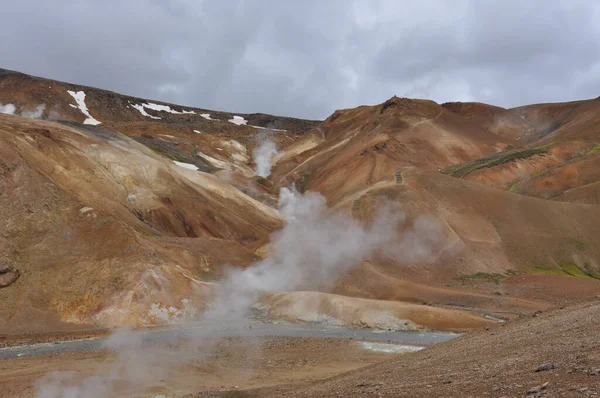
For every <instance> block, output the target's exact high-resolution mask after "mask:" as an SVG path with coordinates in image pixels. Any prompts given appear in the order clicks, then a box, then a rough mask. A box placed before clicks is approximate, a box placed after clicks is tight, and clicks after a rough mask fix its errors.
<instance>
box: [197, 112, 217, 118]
mask: <svg viewBox="0 0 600 398" xmlns="http://www.w3.org/2000/svg"><path fill="white" fill-rule="evenodd" d="M200 116H202V117H203V118H205V119H206V120H215V119H211V117H210V113H201V114H200Z"/></svg>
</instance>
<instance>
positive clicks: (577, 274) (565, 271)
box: [532, 261, 600, 279]
mask: <svg viewBox="0 0 600 398" xmlns="http://www.w3.org/2000/svg"><path fill="white" fill-rule="evenodd" d="M586 268H590V267H589V265H588V266H587V267H586ZM532 273H533V274H542V275H558V276H570V277H574V278H583V279H600V278H599V277H598V276H597V275H595V274H594V273H593V272H589V271H588V269H586V270H582V269H581V268H580V267H579V266H578V265H577V264H574V263H569V262H566V261H561V262H560V263H559V266H558V267H547V266H543V265H533V267H532Z"/></svg>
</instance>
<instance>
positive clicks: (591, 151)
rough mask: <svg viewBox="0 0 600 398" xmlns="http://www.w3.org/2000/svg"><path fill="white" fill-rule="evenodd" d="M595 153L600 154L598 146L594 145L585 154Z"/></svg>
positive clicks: (599, 146) (599, 145)
mask: <svg viewBox="0 0 600 398" xmlns="http://www.w3.org/2000/svg"><path fill="white" fill-rule="evenodd" d="M596 152H600V144H596V146H594V147H593V148H592V149H591V150H590V151H589V152H588V153H587V154H588V155H592V154H594V153H596Z"/></svg>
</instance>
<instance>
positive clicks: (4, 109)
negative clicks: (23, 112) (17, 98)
mask: <svg viewBox="0 0 600 398" xmlns="http://www.w3.org/2000/svg"><path fill="white" fill-rule="evenodd" d="M16 109H17V108H16V107H15V106H14V105H13V104H6V105H2V104H0V113H6V114H7V115H14V114H15V110H16Z"/></svg>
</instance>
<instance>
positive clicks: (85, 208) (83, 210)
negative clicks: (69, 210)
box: [79, 206, 94, 214]
mask: <svg viewBox="0 0 600 398" xmlns="http://www.w3.org/2000/svg"><path fill="white" fill-rule="evenodd" d="M92 210H94V208H93V207H87V206H86V207H82V208H81V209H79V212H80V213H81V214H85V213H87V212H88V211H92Z"/></svg>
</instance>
